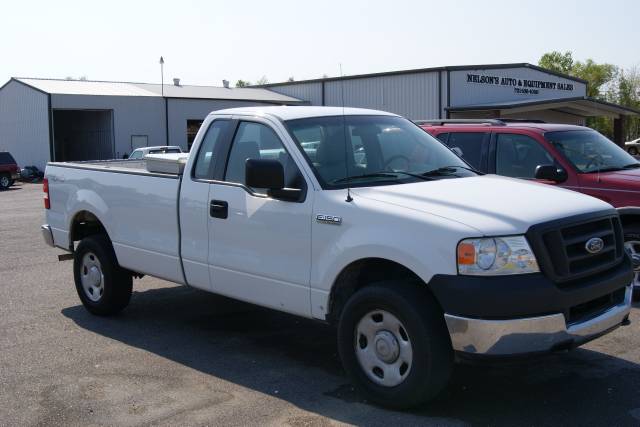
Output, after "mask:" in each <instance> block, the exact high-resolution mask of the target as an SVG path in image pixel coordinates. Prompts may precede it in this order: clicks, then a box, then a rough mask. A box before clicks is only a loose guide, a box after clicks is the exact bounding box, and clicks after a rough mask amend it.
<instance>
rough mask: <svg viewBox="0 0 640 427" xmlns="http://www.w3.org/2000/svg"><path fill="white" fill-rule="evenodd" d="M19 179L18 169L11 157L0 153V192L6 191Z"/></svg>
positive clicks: (4, 152)
mask: <svg viewBox="0 0 640 427" xmlns="http://www.w3.org/2000/svg"><path fill="white" fill-rule="evenodd" d="M18 178H20V168H19V167H18V164H17V163H16V160H15V159H14V158H13V156H12V155H11V154H10V153H8V152H6V151H0V190H6V189H7V188H9V187H11V186H12V185H13V182H14V181H15V180H16V179H18Z"/></svg>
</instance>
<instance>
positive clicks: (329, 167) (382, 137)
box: [286, 116, 477, 188]
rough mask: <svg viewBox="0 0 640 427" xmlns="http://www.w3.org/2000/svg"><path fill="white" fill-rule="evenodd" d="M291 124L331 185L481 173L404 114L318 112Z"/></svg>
mask: <svg viewBox="0 0 640 427" xmlns="http://www.w3.org/2000/svg"><path fill="white" fill-rule="evenodd" d="M286 125H287V128H288V130H289V133H290V134H291V135H292V136H293V138H294V139H295V140H296V142H297V143H298V145H299V146H300V148H301V149H302V151H303V152H304V153H305V154H306V157H307V159H308V160H309V164H310V165H311V167H312V168H313V169H314V172H315V175H316V177H317V178H318V179H319V181H320V183H321V184H322V186H323V187H325V188H344V187H346V186H368V185H387V184H398V183H406V182H416V181H419V180H425V181H427V180H428V181H431V180H434V179H445V178H459V177H467V176H476V175H477V174H476V173H475V172H474V171H473V170H472V169H471V167H470V166H469V165H468V164H467V163H465V162H464V161H463V160H462V159H460V158H459V157H458V156H456V155H455V154H454V153H453V152H452V151H451V150H450V149H448V148H447V147H446V146H444V145H443V144H442V143H441V142H440V141H438V140H436V139H435V138H433V137H432V136H431V135H429V134H428V133H427V132H425V131H423V130H422V129H420V128H419V127H417V126H416V125H414V124H413V123H411V122H410V121H408V120H406V119H403V118H400V117H394V116H331V117H313V118H308V119H297V120H289V121H287V122H286Z"/></svg>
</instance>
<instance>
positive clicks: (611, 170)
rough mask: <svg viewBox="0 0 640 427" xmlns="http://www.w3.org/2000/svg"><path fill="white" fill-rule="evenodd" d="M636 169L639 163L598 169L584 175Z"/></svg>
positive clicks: (639, 165) (639, 166)
mask: <svg viewBox="0 0 640 427" xmlns="http://www.w3.org/2000/svg"><path fill="white" fill-rule="evenodd" d="M636 168H640V163H632V164H630V165H624V166H607V167H606V168H598V169H594V170H590V171H589V172H586V173H597V172H598V173H599V172H615V171H621V170H628V169H636Z"/></svg>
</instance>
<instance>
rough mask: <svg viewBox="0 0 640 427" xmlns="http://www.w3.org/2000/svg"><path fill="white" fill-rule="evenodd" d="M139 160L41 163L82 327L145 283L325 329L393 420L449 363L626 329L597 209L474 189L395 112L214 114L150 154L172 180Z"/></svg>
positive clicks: (623, 299) (431, 392)
mask: <svg viewBox="0 0 640 427" xmlns="http://www.w3.org/2000/svg"><path fill="white" fill-rule="evenodd" d="M150 158H151V159H150ZM150 160H154V164H155V163H157V162H155V160H163V158H162V156H159V157H158V158H157V159H156V158H153V156H150V157H148V158H147V160H146V161H141V162H127V161H124V162H123V161H108V162H88V163H50V164H49V165H48V166H47V169H46V179H45V184H44V191H45V196H44V197H45V207H46V208H47V209H46V217H47V221H48V224H46V225H43V226H42V231H43V235H44V238H45V240H46V242H47V243H49V244H50V245H52V246H56V247H59V248H62V249H64V250H67V251H71V252H73V254H74V275H75V284H76V288H77V291H78V295H79V296H80V299H81V301H82V303H83V304H84V305H85V307H86V308H87V309H88V310H89V311H90V312H92V313H95V314H98V315H109V314H114V313H116V312H118V311H120V310H122V309H123V308H124V307H125V306H126V305H127V304H128V302H129V299H130V296H131V288H132V278H133V277H139V276H140V275H144V274H148V275H151V276H155V277H159V278H162V279H166V280H169V281H172V282H176V283H180V284H185V285H189V286H193V287H195V288H199V289H202V290H205V291H209V292H214V293H217V294H222V295H226V296H229V297H232V298H236V299H239V300H243V301H248V302H251V303H255V304H258V305H261V306H265V307H270V308H273V309H275V310H282V311H285V312H289V313H293V314H296V315H299V316H304V317H308V318H314V319H318V320H320V321H325V322H330V323H332V324H335V325H336V326H337V335H338V348H339V352H340V356H341V359H342V362H343V364H344V368H345V370H346V372H347V373H348V375H349V376H350V378H351V379H352V381H353V382H354V383H355V384H356V385H357V386H359V387H360V388H361V389H362V390H363V391H364V393H365V395H366V396H367V397H368V398H369V399H371V400H372V401H374V402H377V403H379V404H382V405H386V406H390V407H394V408H403V407H410V406H414V405H416V404H419V403H421V402H424V401H426V400H428V399H431V398H433V397H434V396H435V395H436V394H438V392H439V391H441V390H442V388H443V387H444V386H445V385H446V384H447V381H448V379H449V376H450V373H451V370H452V365H453V362H454V360H456V356H467V357H472V356H479V357H490V356H498V357H501V356H502V357H504V356H514V355H523V354H530V353H541V352H549V351H554V350H566V349H570V348H572V347H575V346H577V345H580V344H582V343H584V342H586V341H588V340H590V339H593V338H595V337H597V336H600V335H602V334H604V333H606V332H608V331H610V330H612V329H614V328H616V327H617V326H619V325H621V324H624V323H626V322H628V316H629V312H630V307H631V286H630V283H631V281H632V277H633V273H632V267H631V262H630V259H629V256H628V255H627V254H626V253H625V251H624V249H623V241H622V232H621V226H620V220H619V217H618V214H617V213H616V211H615V210H614V209H612V207H611V206H610V205H608V204H606V203H604V202H602V201H600V200H597V199H595V198H592V197H589V196H585V195H582V194H580V193H576V192H573V191H568V190H563V189H557V188H553V187H551V186H548V185H544V184H537V183H533V182H531V183H529V182H526V181H521V180H516V179H510V178H505V177H500V176H495V175H484V176H480V174H479V173H476V172H474V171H473V170H472V169H471V168H470V166H469V165H468V164H466V163H465V162H464V161H462V160H461V159H460V158H459V157H457V156H456V155H455V154H454V153H453V152H451V151H450V150H449V149H448V148H447V147H445V146H444V145H443V144H441V143H440V142H439V141H437V140H436V139H434V138H433V137H431V136H430V135H429V134H427V133H426V132H424V131H422V130H421V129H420V128H419V127H417V126H416V125H414V124H413V123H411V122H410V121H408V120H406V119H403V118H401V117H399V116H396V115H393V114H389V113H383V112H379V111H372V110H362V109H352V108H345V109H343V108H331V107H264V108H263V107H261V108H257V107H255V108H241V109H230V110H223V111H217V112H214V113H212V114H210V115H209V116H208V118H207V119H206V120H205V121H204V124H203V125H202V128H201V129H200V131H199V133H198V135H197V137H196V140H195V144H194V146H193V149H192V150H191V154H190V155H189V157H188V159H186V158H185V157H181V156H180V155H174V156H173V157H167V158H164V160H166V161H167V162H169V163H170V166H171V165H173V166H174V167H175V171H174V173H170V172H171V171H170V170H169V171H168V170H167V169H170V168H167V167H166V165H165V166H164V167H163V169H162V170H163V171H164V172H158V171H157V169H156V166H152V165H151V164H150ZM171 162H174V163H175V164H171ZM180 162H186V164H183V163H180ZM145 164H146V167H145Z"/></svg>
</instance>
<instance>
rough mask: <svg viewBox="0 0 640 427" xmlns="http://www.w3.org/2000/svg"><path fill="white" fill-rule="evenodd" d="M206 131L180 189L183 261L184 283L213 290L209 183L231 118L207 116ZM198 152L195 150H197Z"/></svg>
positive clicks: (188, 166)
mask: <svg viewBox="0 0 640 427" xmlns="http://www.w3.org/2000/svg"><path fill="white" fill-rule="evenodd" d="M203 128H204V129H206V131H204V130H201V131H200V132H203V133H204V135H203V136H202V139H200V135H198V138H197V140H198V143H197V144H196V146H194V148H193V150H194V151H193V158H190V161H189V162H188V163H187V165H186V167H185V172H184V175H183V182H182V189H181V192H180V225H181V232H182V240H181V242H180V244H181V249H182V265H183V267H184V273H185V276H186V279H187V283H188V284H189V285H191V286H193V287H196V288H200V289H204V290H209V291H213V288H212V285H211V281H210V280H209V262H208V258H209V237H208V236H209V234H208V228H209V187H210V185H209V183H210V182H211V178H212V177H213V169H214V165H215V159H216V158H217V153H218V152H219V151H220V148H221V147H220V144H221V141H223V140H224V138H225V137H226V133H227V132H228V131H230V130H231V121H230V120H222V119H220V120H214V121H211V120H208V121H207V123H205V124H204V125H203ZM200 132H199V134H200ZM196 152H197V154H196Z"/></svg>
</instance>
